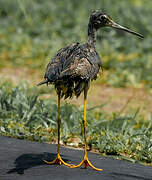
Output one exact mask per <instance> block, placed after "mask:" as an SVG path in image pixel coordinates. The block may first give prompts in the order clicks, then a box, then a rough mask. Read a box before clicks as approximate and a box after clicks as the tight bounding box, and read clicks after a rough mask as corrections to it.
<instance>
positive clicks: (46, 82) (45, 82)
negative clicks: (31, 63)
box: [37, 79, 48, 86]
mask: <svg viewBox="0 0 152 180" xmlns="http://www.w3.org/2000/svg"><path fill="white" fill-rule="evenodd" d="M42 84H47V85H48V80H47V79H46V80H44V81H41V82H40V83H39V84H37V86H40V85H42Z"/></svg>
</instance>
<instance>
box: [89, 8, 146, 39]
mask: <svg viewBox="0 0 152 180" xmlns="http://www.w3.org/2000/svg"><path fill="white" fill-rule="evenodd" d="M90 23H91V24H92V26H93V27H94V28H95V29H96V30H98V29H99V28H101V27H113V28H116V29H119V30H123V31H126V32H129V33H131V34H134V35H137V36H139V37H141V38H144V37H143V35H141V34H139V33H136V32H135V31H132V30H130V29H128V28H126V27H123V26H121V25H119V24H117V23H115V22H114V21H113V20H112V19H111V18H110V16H108V15H107V14H105V13H103V12H101V11H97V10H96V11H93V12H92V13H91V15H90Z"/></svg>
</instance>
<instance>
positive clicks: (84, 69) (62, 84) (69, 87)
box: [38, 10, 143, 171]
mask: <svg viewBox="0 0 152 180" xmlns="http://www.w3.org/2000/svg"><path fill="white" fill-rule="evenodd" d="M101 27H113V28H117V29H120V30H123V31H126V32H129V33H132V34H134V35H137V36H139V37H141V38H143V36H142V35H141V34H138V33H136V32H134V31H132V30H129V29H128V28H125V27H123V26H120V25H119V24H117V23H115V22H114V21H113V20H112V19H111V18H110V17H109V16H108V15H107V14H105V13H103V12H101V11H97V10H96V11H93V12H92V13H91V15H90V19H89V24H88V39H87V41H86V42H85V43H84V44H80V43H74V44H71V45H68V46H66V47H65V48H62V49H60V50H59V51H58V52H57V54H56V55H55V56H54V57H53V58H52V59H51V61H50V62H49V64H48V65H47V68H46V73H45V76H44V78H45V80H44V81H42V82H40V83H39V84H38V85H42V84H47V85H48V84H53V85H54V86H55V90H56V92H57V95H58V149H57V157H56V159H55V160H53V161H52V162H48V161H45V162H46V163H47V164H62V163H63V164H64V165H66V166H69V167H71V168H76V167H80V166H81V165H82V164H84V166H85V168H87V167H88V166H90V167H92V168H93V169H95V170H97V171H101V170H102V169H99V168H96V167H94V166H93V165H92V164H91V163H90V161H89V159H88V156H87V140H86V125H87V120H86V104H87V101H86V100H87V92H88V89H89V85H90V82H91V81H92V80H95V79H96V78H97V75H98V73H99V71H100V69H101V67H102V63H101V59H100V57H99V55H98V53H97V51H96V48H95V42H96V31H97V30H98V29H99V28H101ZM81 92H84V119H83V133H84V144H85V148H84V159H83V160H82V161H81V162H80V164H78V165H70V164H68V163H66V162H64V161H63V159H62V158H61V156H60V124H61V118H60V100H61V98H63V97H64V98H65V99H66V98H72V97H73V96H76V97H79V96H80V94H81Z"/></svg>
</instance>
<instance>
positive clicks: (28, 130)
mask: <svg viewBox="0 0 152 180" xmlns="http://www.w3.org/2000/svg"><path fill="white" fill-rule="evenodd" d="M27 87H28V86H27V84H21V85H19V86H17V87H14V88H11V86H10V84H8V83H5V84H2V86H1V88H0V134H3V135H8V136H13V137H18V138H27V139H30V140H36V141H43V142H52V141H55V139H56V136H57V121H56V119H57V105H56V102H55V101H54V100H52V101H51V100H49V99H48V100H43V99H38V95H39V94H40V92H38V91H37V92H36V89H35V88H30V89H29V88H27ZM98 108H99V109H100V111H99V110H98ZM101 110H102V105H101V106H100V107H94V108H89V109H88V110H87V120H88V128H87V138H88V146H89V148H90V150H93V149H95V150H98V151H99V152H101V153H103V154H107V155H115V156H117V157H120V158H124V159H127V160H129V161H132V162H140V163H145V162H146V163H148V164H152V141H151V139H152V131H151V130H152V117H151V118H150V119H149V120H147V121H145V120H144V119H143V118H141V117H140V116H138V113H139V109H137V111H136V112H135V113H134V114H130V115H129V114H128V115H125V116H119V115H116V114H113V115H110V116H109V115H108V114H107V113H105V112H104V111H101ZM61 116H62V128H61V129H62V133H61V137H62V138H61V139H62V142H63V144H65V145H66V144H67V143H69V142H71V139H72V138H74V137H75V136H78V137H79V138H80V139H81V141H80V143H79V145H80V146H81V144H83V139H82V134H81V125H82V118H83V108H82V107H79V108H78V107H76V106H74V105H69V104H66V103H64V105H62V108H61Z"/></svg>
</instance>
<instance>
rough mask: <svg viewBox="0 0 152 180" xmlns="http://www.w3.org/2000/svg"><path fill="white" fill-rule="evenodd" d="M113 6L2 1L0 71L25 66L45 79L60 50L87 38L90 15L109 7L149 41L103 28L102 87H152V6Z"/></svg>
mask: <svg viewBox="0 0 152 180" xmlns="http://www.w3.org/2000/svg"><path fill="white" fill-rule="evenodd" d="M111 3H112V0H110V1H106V0H101V1H98V0H95V1H89V3H88V1H86V0H85V1H83V2H82V1H80V0H77V1H70V2H69V1H68V0H64V1H62V2H56V1H54V0H53V1H51V2H50V1H49V0H45V1H42V0H32V1H29V0H21V1H19V0H14V1H9V0H1V1H0V6H1V10H0V26H1V28H0V38H1V41H0V57H1V61H0V68H1V69H2V68H7V67H12V68H16V67H18V68H19V67H26V68H29V69H33V70H36V71H37V72H38V73H39V74H40V76H41V77H42V73H43V71H42V69H45V67H46V64H47V63H48V61H49V60H50V58H51V57H52V56H54V54H55V53H56V52H57V50H58V49H60V48H61V47H64V46H65V45H67V44H69V43H72V42H77V41H79V42H84V41H85V40H86V39H87V24H88V17H89V14H90V12H91V11H92V10H93V9H104V11H105V12H107V13H108V14H109V15H110V16H111V17H112V18H113V19H114V20H115V21H117V22H118V23H120V24H122V25H124V26H127V27H130V28H131V29H133V30H136V31H137V32H140V33H142V34H143V35H144V36H145V38H144V40H141V39H140V38H138V37H135V36H133V35H129V34H127V33H123V32H119V31H118V32H116V30H114V29H110V28H109V29H108V28H104V29H102V30H99V32H98V33H97V50H98V52H99V54H100V56H101V57H102V61H103V69H104V71H105V72H106V75H105V78H104V80H103V78H100V79H99V80H98V83H106V84H108V85H111V86H115V87H128V86H129V87H132V86H134V87H146V88H151V86H152V76H151V68H152V63H151V57H152V55H151V50H152V48H151V38H152V33H151V29H152V23H151V8H152V2H149V1H148V0H144V1H143V0H136V1H131V0H127V1H126V0H118V1H117V2H115V3H114V4H113V6H111ZM58 12H60V13H58ZM84 29H85V30H84ZM40 69H41V72H40Z"/></svg>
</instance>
